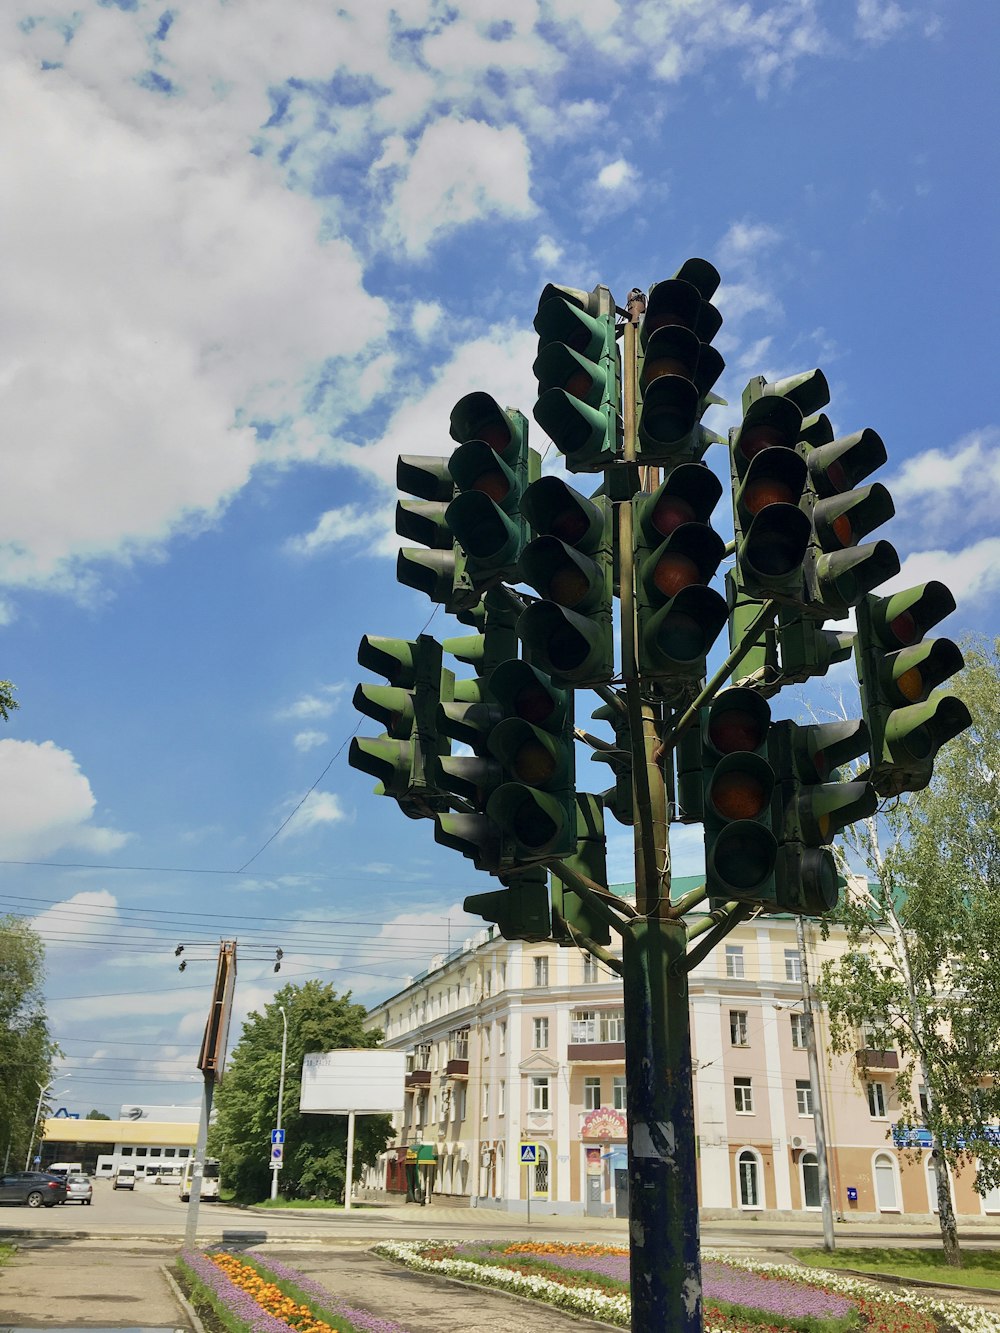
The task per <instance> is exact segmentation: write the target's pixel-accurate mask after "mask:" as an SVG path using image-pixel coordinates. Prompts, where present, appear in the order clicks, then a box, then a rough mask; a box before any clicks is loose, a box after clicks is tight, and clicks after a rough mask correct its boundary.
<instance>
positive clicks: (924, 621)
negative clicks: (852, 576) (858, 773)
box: [855, 580, 972, 796]
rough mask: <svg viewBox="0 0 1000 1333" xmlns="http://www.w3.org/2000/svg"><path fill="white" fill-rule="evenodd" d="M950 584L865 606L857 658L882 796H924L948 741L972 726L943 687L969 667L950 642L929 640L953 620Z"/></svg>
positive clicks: (871, 599)
mask: <svg viewBox="0 0 1000 1333" xmlns="http://www.w3.org/2000/svg"><path fill="white" fill-rule="evenodd" d="M954 609H955V599H954V597H953V596H952V594H951V592H950V591H949V589H948V588H947V587H945V585H944V584H943V583H939V582H937V581H936V580H933V581H931V582H930V583H922V584H920V585H919V586H917V587H915V588H907V589H906V590H905V591H904V592H898V593H894V594H893V595H892V596H889V597H876V596H873V595H871V594H869V595H868V596H866V597H865V598H864V599H863V600H862V601H861V603H860V604H859V606H858V612H857V614H858V634H857V641H856V644H855V656H856V659H857V666H858V682H859V684H860V687H861V707H862V710H863V712H864V716H865V719H866V720H867V722H868V727H869V729H870V732H871V751H870V753H871V782H872V785H873V786H874V788H875V790H876V791H877V792H878V793H879V794H880V795H881V796H896V795H898V794H899V793H900V792H905V791H920V790H921V789H922V788H924V787H926V786H927V784H928V783H929V782H930V780H931V776H932V773H933V768H934V757H935V755H936V754H937V752H938V750H939V749H940V748H941V746H942V745H944V744H945V742H946V741H949V740H951V739H952V738H953V737H954V736H957V735H958V734H959V732H962V731H964V730H965V729H966V727H969V726H971V725H972V717H971V714H970V713H969V710H968V708H967V707H966V705H965V704H964V703H963V702H962V700H961V699H959V698H957V697H956V696H955V695H953V694H948V693H946V692H943V691H940V690H939V689H938V686H940V685H942V684H943V683H944V682H945V681H946V680H948V679H949V678H950V677H951V676H953V675H954V674H955V672H956V671H960V670H961V668H962V666H963V665H964V661H963V658H962V653H961V650H960V649H959V648H958V645H957V644H955V643H953V642H952V640H951V639H925V638H924V635H925V634H926V633H927V631H928V630H929V629H932V628H933V626H935V625H936V624H938V622H939V621H941V620H943V619H944V618H945V616H948V615H950V614H951V612H952V611H954Z"/></svg>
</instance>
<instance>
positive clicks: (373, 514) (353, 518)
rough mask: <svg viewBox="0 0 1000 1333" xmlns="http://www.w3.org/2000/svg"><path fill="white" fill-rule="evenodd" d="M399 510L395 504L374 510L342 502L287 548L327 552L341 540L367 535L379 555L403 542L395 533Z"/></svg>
mask: <svg viewBox="0 0 1000 1333" xmlns="http://www.w3.org/2000/svg"><path fill="white" fill-rule="evenodd" d="M395 513H396V506H395V504H392V505H377V506H375V507H373V508H370V509H366V508H364V507H363V506H362V505H356V504H349V505H341V506H340V508H339V509H327V510H326V511H325V512H324V513H322V514H320V516H319V518H318V520H317V521H316V526H315V527H314V528H313V529H312V530H311V531H310V532H305V533H303V534H302V535H301V536H299V537H292V538H290V539H289V541H288V543H287V547H288V549H289V550H290V551H293V552H294V553H295V554H296V555H306V556H308V555H315V554H316V553H317V552H318V551H325V550H327V549H328V548H329V547H331V546H335V545H337V543H338V542H344V541H354V540H356V539H358V538H363V539H364V540H365V541H366V543H368V544H369V545H370V546H371V549H372V550H373V551H374V552H375V553H376V554H378V555H386V554H388V553H389V552H391V551H395V550H396V549H397V548H398V545H399V542H398V538H397V537H396V536H395V532H394V525H395Z"/></svg>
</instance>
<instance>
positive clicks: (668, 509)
mask: <svg viewBox="0 0 1000 1333" xmlns="http://www.w3.org/2000/svg"><path fill="white" fill-rule="evenodd" d="M697 517H698V516H697V514H696V513H695V512H694V506H693V505H692V504H691V503H690V502H689V501H687V500H682V499H681V497H680V496H679V495H668V494H667V493H666V492H664V494H663V495H661V496H660V498H659V500H657V502H656V504H655V506H654V508H653V514H652V523H653V527H654V528H655V529H656V531H657V532H659V533H662V534H663V536H664V537H669V536H670V534H671V533H672V532H673V530H674V529H675V528H679V527H680V526H681V524H682V523H693V522H694V521H695V519H696V518H697Z"/></svg>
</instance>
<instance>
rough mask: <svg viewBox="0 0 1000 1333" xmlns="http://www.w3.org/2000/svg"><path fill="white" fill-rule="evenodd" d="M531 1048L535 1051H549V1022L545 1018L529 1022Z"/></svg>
mask: <svg viewBox="0 0 1000 1333" xmlns="http://www.w3.org/2000/svg"><path fill="white" fill-rule="evenodd" d="M531 1046H532V1050H535V1051H547V1050H548V1049H549V1020H548V1019H547V1018H533V1019H532V1020H531Z"/></svg>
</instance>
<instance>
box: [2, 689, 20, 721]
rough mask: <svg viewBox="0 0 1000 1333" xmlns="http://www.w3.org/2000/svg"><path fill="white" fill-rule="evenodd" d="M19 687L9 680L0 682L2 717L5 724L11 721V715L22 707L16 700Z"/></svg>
mask: <svg viewBox="0 0 1000 1333" xmlns="http://www.w3.org/2000/svg"><path fill="white" fill-rule="evenodd" d="M16 689H17V686H16V685H15V684H13V682H12V681H9V680H0V717H2V718H3V720H4V721H5V722H9V721H10V715H11V713H13V712H14V710H15V709H16V708H20V707H21V705H20V704H19V703H18V702H17V700H16V699H15V698H14V691H15V690H16Z"/></svg>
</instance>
